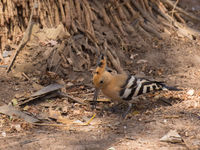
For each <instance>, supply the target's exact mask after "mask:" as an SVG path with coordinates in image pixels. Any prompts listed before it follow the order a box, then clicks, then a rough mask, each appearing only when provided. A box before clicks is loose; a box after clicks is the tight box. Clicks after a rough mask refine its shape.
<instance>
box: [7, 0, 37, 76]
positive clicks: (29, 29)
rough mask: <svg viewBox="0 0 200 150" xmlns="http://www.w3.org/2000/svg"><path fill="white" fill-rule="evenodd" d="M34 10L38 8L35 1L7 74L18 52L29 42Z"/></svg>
mask: <svg viewBox="0 0 200 150" xmlns="http://www.w3.org/2000/svg"><path fill="white" fill-rule="evenodd" d="M35 8H38V4H37V2H36V0H35V2H34V6H33V8H32V11H31V16H30V19H29V23H28V27H27V29H26V31H25V33H24V36H23V39H22V40H21V42H20V44H19V46H18V48H17V49H16V51H15V54H14V56H13V58H12V60H11V62H10V65H9V66H8V69H7V73H9V72H10V69H11V67H12V66H13V64H14V61H15V59H16V57H17V55H18V53H19V51H20V50H21V49H22V48H24V46H25V45H26V43H27V42H28V41H29V40H30V36H31V31H32V27H33V24H34V22H33V21H32V18H33V11H34V10H35Z"/></svg>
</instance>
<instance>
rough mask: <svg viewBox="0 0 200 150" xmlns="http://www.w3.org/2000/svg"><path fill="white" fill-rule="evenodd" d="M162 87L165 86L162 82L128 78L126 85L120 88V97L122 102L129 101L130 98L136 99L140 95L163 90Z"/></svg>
mask: <svg viewBox="0 0 200 150" xmlns="http://www.w3.org/2000/svg"><path fill="white" fill-rule="evenodd" d="M164 86H165V85H164V84H163V83H162V82H157V81H150V80H147V79H143V78H136V77H134V76H129V78H128V79H127V80H126V83H125V84H124V85H123V86H122V88H121V91H120V97H121V98H122V99H123V100H131V99H132V97H136V96H139V95H141V94H145V93H149V92H151V91H157V90H162V89H164Z"/></svg>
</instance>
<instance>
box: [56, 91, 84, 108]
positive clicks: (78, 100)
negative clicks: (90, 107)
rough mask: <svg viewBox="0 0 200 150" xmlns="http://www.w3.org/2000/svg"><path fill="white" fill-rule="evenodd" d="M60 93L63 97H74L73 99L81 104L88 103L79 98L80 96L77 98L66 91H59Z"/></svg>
mask: <svg viewBox="0 0 200 150" xmlns="http://www.w3.org/2000/svg"><path fill="white" fill-rule="evenodd" d="M59 94H60V95H61V96H63V97H67V98H70V99H72V100H73V101H75V102H78V103H79V104H82V105H87V104H86V103H85V102H83V101H82V100H80V99H78V98H75V97H72V96H70V95H68V94H66V93H63V92H59Z"/></svg>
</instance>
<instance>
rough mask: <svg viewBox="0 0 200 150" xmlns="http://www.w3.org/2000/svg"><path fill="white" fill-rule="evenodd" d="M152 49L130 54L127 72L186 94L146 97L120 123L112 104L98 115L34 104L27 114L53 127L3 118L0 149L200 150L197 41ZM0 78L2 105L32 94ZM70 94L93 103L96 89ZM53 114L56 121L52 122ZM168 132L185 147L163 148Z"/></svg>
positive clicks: (63, 103) (23, 83) (61, 104)
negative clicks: (175, 135)
mask: <svg viewBox="0 0 200 150" xmlns="http://www.w3.org/2000/svg"><path fill="white" fill-rule="evenodd" d="M153 44H154V47H155V48H154V49H143V51H141V50H140V51H139V50H138V51H137V50H135V51H134V52H132V53H133V54H134V55H135V54H136V55H135V58H134V60H133V62H132V64H130V65H127V66H124V67H125V69H126V70H129V72H132V73H134V74H137V73H138V74H139V73H141V72H142V74H143V75H145V76H151V77H153V78H156V79H159V80H164V81H165V82H167V83H168V84H169V85H176V86H178V87H180V88H182V89H183V91H181V92H160V93H153V94H148V95H146V96H143V97H141V98H140V101H138V102H137V103H136V106H135V107H134V109H133V112H132V113H131V114H129V116H128V117H127V118H126V119H125V120H121V119H120V112H110V111H107V110H104V111H103V109H104V108H105V107H106V108H107V107H109V106H110V105H111V104H110V102H99V103H98V107H97V108H98V109H97V110H95V111H92V110H91V108H90V107H89V106H83V105H81V104H77V103H74V102H72V101H70V100H68V99H67V98H51V99H48V100H41V101H40V102H37V103H31V104H29V105H28V108H26V111H27V112H29V113H31V114H32V115H34V116H37V117H38V118H42V119H46V120H47V122H46V124H49V125H44V126H40V125H33V124H29V123H26V122H24V121H23V120H20V119H15V118H10V117H8V116H6V115H3V114H1V116H0V121H1V126H0V132H1V135H0V136H1V137H0V149H2V150H3V149H6V150H9V149H15V150H20V149H31V150H34V149H52V150H54V149H56V150H57V149H58V150H59V149H65V150H66V149H69V150H71V149H74V150H82V149H83V150H86V149H89V150H90V149H95V150H97V149H99V150H102V149H108V148H113V149H116V150H119V149H120V150H128V149H139V150H143V149H151V150H154V149H162V150H165V149H166V150H167V149H175V150H176V149H199V148H200V135H199V132H200V111H199V109H200V90H199V86H200V80H199V77H200V51H199V50H200V45H199V41H189V40H183V39H173V40H165V41H155V42H153ZM128 54H131V52H129V53H127V55H128ZM141 60H145V61H142V62H141ZM141 70H142V71H141ZM0 72H1V74H0V76H1V78H0V89H1V90H0V98H1V101H0V104H1V105H3V104H8V103H9V102H10V101H11V100H12V99H13V98H14V96H16V95H17V96H18V97H19V95H20V94H22V95H23V93H30V92H32V91H33V86H32V83H30V81H27V80H26V79H25V78H17V77H13V76H12V75H11V76H8V75H6V73H5V70H4V69H2V68H1V70H0ZM66 84H67V83H66ZM190 89H193V90H194V94H187V92H188V90H190ZM66 92H67V93H69V94H70V95H73V96H74V97H79V98H82V99H92V92H93V89H92V88H91V87H88V86H84V85H82V86H71V88H66ZM22 110H23V107H22ZM52 114H53V116H54V115H55V116H56V115H57V117H52ZM94 114H96V116H95V117H94V119H93V120H92V121H91V122H90V124H88V125H83V124H81V123H83V122H87V120H89V119H90V118H92V116H93V115H94ZM61 116H62V117H61ZM59 117H61V118H62V119H63V120H62V119H60V120H59ZM50 118H54V119H50ZM57 124H62V125H61V126H59V125H57ZM56 125H57V126H56ZM17 126H20V128H17ZM170 130H176V131H177V133H179V135H180V136H181V137H182V139H183V141H182V142H181V143H168V142H161V141H160V138H161V137H163V136H164V135H165V134H166V133H167V132H169V131H170Z"/></svg>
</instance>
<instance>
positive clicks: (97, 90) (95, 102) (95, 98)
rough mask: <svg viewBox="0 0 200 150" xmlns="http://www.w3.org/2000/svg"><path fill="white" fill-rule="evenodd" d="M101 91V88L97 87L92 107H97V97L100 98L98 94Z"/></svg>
mask: <svg viewBox="0 0 200 150" xmlns="http://www.w3.org/2000/svg"><path fill="white" fill-rule="evenodd" d="M99 91H100V89H97V88H95V91H94V97H93V105H92V109H95V108H96V104H97V98H98V95H99Z"/></svg>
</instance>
